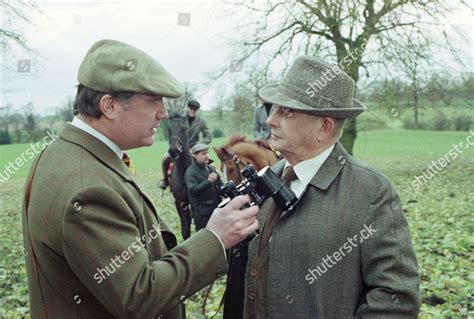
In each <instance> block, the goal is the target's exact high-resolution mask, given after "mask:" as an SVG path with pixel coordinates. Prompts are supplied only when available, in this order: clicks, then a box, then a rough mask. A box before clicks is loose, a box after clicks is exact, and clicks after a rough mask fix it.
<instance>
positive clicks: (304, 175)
mask: <svg viewBox="0 0 474 319" xmlns="http://www.w3.org/2000/svg"><path fill="white" fill-rule="evenodd" d="M334 146H335V144H333V145H331V146H329V147H328V148H326V149H325V150H324V151H322V152H321V153H319V154H318V155H316V156H314V157H312V158H310V159H307V160H304V161H302V162H299V163H298V164H296V165H295V166H293V169H294V171H295V174H296V177H298V181H299V182H300V183H301V184H302V186H303V188H306V186H308V184H309V182H311V179H312V178H313V177H314V175H316V173H317V172H318V171H319V169H320V168H321V166H322V165H323V163H324V162H325V161H326V159H327V158H328V157H329V155H330V154H331V152H332V151H333V149H334ZM287 166H291V165H290V163H288V161H287V162H286V163H285V168H286V167H287Z"/></svg>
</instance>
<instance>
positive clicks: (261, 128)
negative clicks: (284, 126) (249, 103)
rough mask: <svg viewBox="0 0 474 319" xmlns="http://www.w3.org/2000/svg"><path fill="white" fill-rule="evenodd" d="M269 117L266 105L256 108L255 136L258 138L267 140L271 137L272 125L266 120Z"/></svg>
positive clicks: (254, 118) (254, 117) (254, 120)
mask: <svg viewBox="0 0 474 319" xmlns="http://www.w3.org/2000/svg"><path fill="white" fill-rule="evenodd" d="M267 118H268V114H267V110H266V109H265V106H264V105H263V104H262V105H259V106H257V107H256V108H255V114H254V116H253V137H254V138H256V139H262V140H267V139H268V138H269V137H270V134H271V132H270V127H268V125H267V123H266V121H267Z"/></svg>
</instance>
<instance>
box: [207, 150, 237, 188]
mask: <svg viewBox="0 0 474 319" xmlns="http://www.w3.org/2000/svg"><path fill="white" fill-rule="evenodd" d="M213 149H214V152H216V154H217V157H218V158H219V160H220V161H221V172H223V173H224V175H225V177H226V179H227V181H234V182H236V183H239V182H240V181H241V179H242V176H241V174H240V167H239V165H236V163H235V161H234V160H236V158H235V157H234V156H235V155H234V154H233V153H232V152H229V151H228V150H227V149H226V148H225V147H219V148H216V147H213Z"/></svg>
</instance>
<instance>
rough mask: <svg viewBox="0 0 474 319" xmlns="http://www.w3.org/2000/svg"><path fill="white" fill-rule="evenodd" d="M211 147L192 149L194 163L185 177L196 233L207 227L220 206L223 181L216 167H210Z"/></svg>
mask: <svg viewBox="0 0 474 319" xmlns="http://www.w3.org/2000/svg"><path fill="white" fill-rule="evenodd" d="M208 150H209V145H207V144H203V143H197V144H195V145H194V146H193V147H192V148H191V155H192V157H193V161H192V164H191V166H189V167H188V169H187V170H186V173H185V175H184V180H185V182H186V188H187V189H188V195H189V203H190V205H191V217H192V218H193V220H194V224H195V225H196V231H199V230H200V229H202V228H204V227H206V225H207V223H208V222H209V219H210V218H211V214H212V211H213V210H214V208H216V207H217V205H218V204H219V190H220V187H221V186H222V181H221V179H220V178H219V175H218V174H217V172H216V169H215V168H214V166H212V165H210V162H211V159H210V158H209V152H208Z"/></svg>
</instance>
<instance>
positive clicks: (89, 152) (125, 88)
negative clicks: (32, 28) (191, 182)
mask: <svg viewBox="0 0 474 319" xmlns="http://www.w3.org/2000/svg"><path fill="white" fill-rule="evenodd" d="M78 81H79V86H78V90H77V95H76V99H75V102H74V110H75V114H76V117H75V118H74V120H73V121H72V123H70V124H67V125H66V127H65V128H64V130H63V131H62V132H61V133H60V136H59V138H58V139H57V140H55V141H54V142H53V143H52V144H51V145H50V146H48V147H47V148H46V149H45V150H44V151H43V152H42V153H41V154H40V155H39V157H38V158H37V159H36V160H35V162H34V163H33V166H32V169H31V172H30V174H29V176H28V180H27V183H26V191H25V200H24V207H23V232H24V242H25V247H26V252H27V253H26V264H27V274H28V291H29V295H30V309H31V311H30V313H31V317H32V318H71V317H74V318H184V305H183V302H184V301H185V300H186V298H188V297H189V296H190V295H192V294H194V293H195V292H196V291H198V290H199V289H201V288H203V287H205V286H206V285H208V284H209V283H211V282H212V281H214V280H215V279H216V278H219V277H221V276H223V275H224V274H225V273H226V269H227V261H226V256H225V249H227V248H229V247H230V246H232V245H235V244H236V243H238V242H239V241H241V240H243V239H244V238H246V236H247V235H248V234H250V233H252V232H253V231H255V229H256V228H257V227H258V222H257V221H256V218H255V215H256V213H257V208H255V207H252V208H247V209H244V210H239V208H240V207H241V206H242V204H244V203H246V202H247V201H248V198H246V197H244V196H240V197H239V198H235V199H234V201H233V202H231V203H229V205H228V206H226V207H225V208H223V209H216V210H215V211H214V214H213V215H212V217H211V219H210V220H209V222H208V224H207V226H206V228H205V229H202V230H201V231H199V232H198V233H197V234H196V235H194V236H193V237H192V238H190V239H188V240H186V241H184V242H183V243H181V244H180V245H177V240H176V237H175V236H174V235H173V233H172V232H171V230H170V229H169V228H168V227H167V226H166V224H165V222H164V221H163V219H162V218H161V216H160V215H159V213H158V211H157V209H156V208H155V206H154V205H153V204H152V201H151V199H150V197H149V196H148V195H147V194H146V193H145V191H144V189H143V187H142V186H141V185H140V183H139V182H138V179H137V178H136V177H135V175H134V174H133V173H132V171H131V170H130V168H131V161H130V159H129V157H128V156H127V155H126V154H125V153H124V150H128V149H133V148H137V147H142V146H149V145H151V144H152V143H153V137H154V133H155V130H156V127H157V126H158V125H159V124H160V121H161V120H162V119H165V118H167V116H168V113H167V110H166V108H165V106H164V105H163V97H168V98H177V97H179V96H181V95H182V94H183V87H182V86H181V84H180V83H179V82H178V81H177V80H176V79H175V78H174V77H173V76H172V75H171V74H170V73H169V72H168V71H166V70H165V69H164V68H163V67H162V66H161V65H160V64H159V63H158V62H157V61H156V60H155V59H153V58H152V57H151V56H149V55H148V54H146V53H145V52H143V51H141V50H139V49H137V48H135V47H133V46H131V45H128V44H126V43H123V42H119V41H113V40H101V41H99V42H97V43H95V44H94V45H93V46H92V47H91V48H90V49H89V51H88V52H87V54H86V56H85V58H84V60H83V61H82V64H81V66H80V68H79V73H78Z"/></svg>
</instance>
